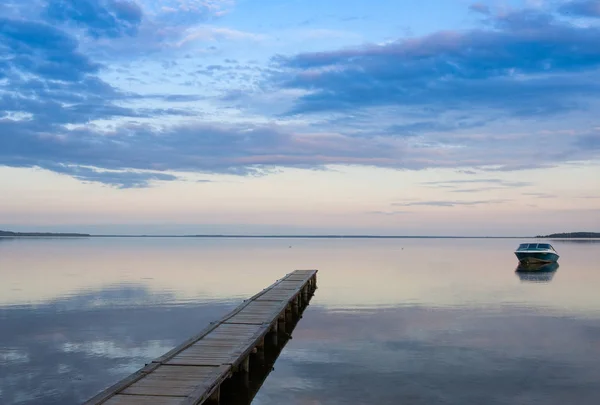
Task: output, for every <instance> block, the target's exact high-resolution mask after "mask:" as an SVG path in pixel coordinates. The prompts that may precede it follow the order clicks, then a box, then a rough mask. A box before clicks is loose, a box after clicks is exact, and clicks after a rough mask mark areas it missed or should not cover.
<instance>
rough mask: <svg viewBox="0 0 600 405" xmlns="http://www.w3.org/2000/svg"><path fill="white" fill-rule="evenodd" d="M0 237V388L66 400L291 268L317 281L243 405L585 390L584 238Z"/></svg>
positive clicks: (87, 392)
mask: <svg viewBox="0 0 600 405" xmlns="http://www.w3.org/2000/svg"><path fill="white" fill-rule="evenodd" d="M520 242H522V241H520V240H510V239H384V240H382V239H318V240H315V239H179V238H177V239H169V238H106V239H101V238H100V239H95V238H90V239H88V238H85V239H50V238H49V239H6V238H0V280H1V281H2V282H1V283H0V403H1V404H61V405H70V404H79V403H81V402H83V401H84V400H86V399H88V398H89V397H91V396H93V395H95V394H96V393H97V392H98V391H100V390H101V389H103V388H104V387H106V386H108V385H110V384H112V383H114V382H115V381H117V380H119V379H120V378H122V377H124V376H126V375H128V374H129V373H131V372H133V371H135V370H137V369H138V368H140V367H141V366H143V365H144V364H145V363H147V362H149V361H151V360H152V359H153V358H155V357H158V356H159V355H161V354H163V353H164V352H166V351H168V350H169V349H170V348H172V347H173V346H175V345H176V344H178V343H179V342H181V341H183V340H184V339H186V338H188V337H189V336H191V335H192V334H194V333H195V332H197V331H199V330H200V329H202V328H203V327H205V326H206V325H207V324H208V323H209V322H210V321H212V320H215V319H217V318H219V317H220V316H221V315H223V314H225V313H226V312H227V311H229V310H230V309H232V308H233V307H234V306H236V305H237V304H239V302H240V301H241V300H242V299H244V298H246V297H248V296H251V295H252V294H254V293H255V292H257V291H259V290H260V289H262V288H264V287H265V286H267V285H269V284H271V283H272V282H273V281H275V280H276V279H278V278H279V277H281V276H282V275H283V274H285V273H287V272H290V271H292V270H294V269H310V268H317V269H319V275H318V286H319V289H318V291H317V294H316V295H315V297H314V298H313V300H312V301H311V305H310V307H309V308H308V309H307V310H306V312H305V315H304V318H303V319H302V320H301V321H300V323H299V324H298V326H297V327H296V329H295V331H294V336H293V339H292V340H291V341H290V342H289V343H288V344H287V346H286V347H285V348H284V350H283V352H282V353H281V356H280V357H279V359H278V360H277V362H276V364H275V370H274V371H273V372H271V374H270V375H269V376H268V378H267V379H266V381H265V383H264V385H263V387H262V389H261V390H260V391H259V393H258V395H257V396H256V397H255V399H254V403H255V404H261V405H271V404H280V403H287V404H288V405H294V404H307V403H308V404H347V403H353V404H375V403H377V404H397V403H409V404H426V403H427V404H432V403H436V404H465V403H473V404H477V403H482V404H483V403H485V404H540V403H543V404H564V403H577V404H583V405H586V404H594V405H595V404H597V403H599V401H600V386H598V384H597V381H600V294H598V293H597V292H598V290H599V286H600V270H599V268H598V267H597V265H596V263H597V260H596V259H597V257H599V255H600V244H598V243H573V242H560V241H552V244H553V246H554V247H555V248H556V249H557V250H558V252H559V254H560V255H561V259H560V267H559V268H558V269H557V270H556V271H555V272H553V273H550V274H539V275H536V274H533V275H531V274H529V275H523V274H520V273H517V272H515V269H516V267H517V266H516V265H517V263H516V259H515V257H514V255H513V254H512V251H513V249H514V248H515V247H516V246H517V245H518V244H519V243H520Z"/></svg>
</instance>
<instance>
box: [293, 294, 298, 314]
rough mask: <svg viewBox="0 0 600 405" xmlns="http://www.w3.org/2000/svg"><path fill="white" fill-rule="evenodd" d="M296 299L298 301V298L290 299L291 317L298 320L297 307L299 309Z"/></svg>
mask: <svg viewBox="0 0 600 405" xmlns="http://www.w3.org/2000/svg"><path fill="white" fill-rule="evenodd" d="M298 299H299V297H298V296H295V297H294V298H293V299H292V316H293V317H294V319H296V318H298V314H299V311H298V307H299V305H298Z"/></svg>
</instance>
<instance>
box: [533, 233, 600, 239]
mask: <svg viewBox="0 0 600 405" xmlns="http://www.w3.org/2000/svg"><path fill="white" fill-rule="evenodd" d="M536 238H600V232H563V233H552V234H550V235H538V236H536Z"/></svg>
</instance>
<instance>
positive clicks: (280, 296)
mask: <svg viewBox="0 0 600 405" xmlns="http://www.w3.org/2000/svg"><path fill="white" fill-rule="evenodd" d="M297 294H298V293H297V292H295V293H294V294H290V292H289V291H288V290H269V291H267V292H266V293H264V294H263V295H261V296H260V297H258V298H257V299H256V300H257V301H286V302H289V301H291V300H292V299H293V298H294V297H295V296H296V295H297Z"/></svg>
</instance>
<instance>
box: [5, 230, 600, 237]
mask: <svg viewBox="0 0 600 405" xmlns="http://www.w3.org/2000/svg"><path fill="white" fill-rule="evenodd" d="M580 235H585V236H580ZM0 237H9V238H21V237H43V238H206V239H210V238H213V239H216V238H245V239H535V238H564V239H593V238H600V233H595V232H571V233H556V234H551V235H546V236H540V235H538V236H435V235H428V236H413V235H236V234H199V235H143V234H142V235H110V234H108V235H93V234H88V233H73V232H68V233H61V232H11V231H0Z"/></svg>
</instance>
